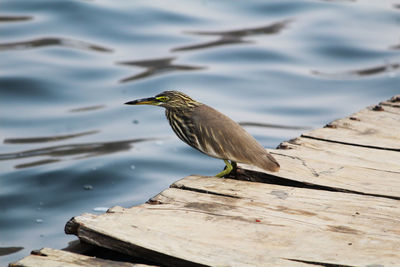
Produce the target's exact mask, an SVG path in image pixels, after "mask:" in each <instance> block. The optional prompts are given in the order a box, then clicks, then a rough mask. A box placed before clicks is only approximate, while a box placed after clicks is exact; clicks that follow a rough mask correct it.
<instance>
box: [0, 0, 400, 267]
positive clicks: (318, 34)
mask: <svg viewBox="0 0 400 267" xmlns="http://www.w3.org/2000/svg"><path fill="white" fill-rule="evenodd" d="M399 26H400V3H399V2H398V1H382V0H375V1H372V0H369V1H367V0H365V1H299V0H292V1H272V0H271V1H264V0H262V1H261V0H260V1H230V4H227V3H226V2H225V1H205V0H201V1H163V0H159V1H139V2H138V1H122V0H114V1H107V0H93V1H83V0H74V1H67V0H58V1H50V0H30V1H23V0H3V1H2V3H1V10H0V108H1V112H0V129H1V131H0V139H1V140H2V144H1V148H0V177H1V178H0V212H1V216H0V247H2V249H0V255H3V256H2V257H0V261H1V262H2V263H3V264H6V263H8V262H10V261H13V260H16V259H18V258H21V257H23V256H26V255H28V254H29V252H30V251H31V250H32V249H38V248H41V247H44V246H47V247H53V248H62V247H65V246H66V245H67V244H68V242H69V241H71V240H74V239H75V238H74V237H73V236H66V235H65V234H64V233H63V228H64V225H65V223H66V222H67V221H68V219H70V218H71V217H73V216H75V215H79V214H81V213H83V212H91V213H97V214H100V213H102V212H104V211H105V210H106V209H107V208H108V207H112V206H115V205H121V206H124V207H129V206H132V205H136V204H139V203H143V202H144V201H146V200H147V199H149V198H150V197H152V196H153V195H155V194H157V193H158V192H160V191H161V190H163V189H165V188H167V187H168V186H169V185H170V184H171V183H172V182H173V181H175V180H177V179H180V178H182V177H185V176H187V175H189V174H203V175H213V174H215V173H217V172H219V171H220V170H221V169H222V168H223V166H224V164H223V162H222V161H219V160H215V159H212V158H209V157H206V156H204V155H203V154H201V153H200V152H197V151H195V150H194V149H192V148H190V147H188V146H187V145H185V144H184V143H182V142H181V141H180V140H179V139H178V138H177V137H175V135H174V134H173V132H172V131H171V129H170V127H169V125H168V123H167V121H166V119H165V118H164V111H163V110H162V109H161V108H157V107H147V106H138V107H133V106H126V105H123V104H122V103H124V102H127V101H130V100H133V99H136V98H142V97H147V96H153V95H155V94H157V93H159V92H161V91H164V90H168V89H179V90H181V91H184V92H185V93H187V94H189V95H190V96H192V97H193V98H195V99H197V100H199V101H201V102H205V103H207V104H209V105H211V106H213V107H215V108H217V109H218V110H220V111H222V112H223V113H225V114H227V115H228V116H230V117H231V118H233V119H234V120H236V121H240V122H246V123H247V126H245V127H246V128H247V129H248V131H250V132H251V133H252V134H253V135H254V136H255V137H256V138H257V139H258V140H259V141H260V143H261V144H263V145H264V146H265V147H270V148H273V147H276V146H277V145H278V144H279V143H280V142H281V141H284V140H287V139H290V138H293V137H296V136H298V135H300V134H301V133H302V132H304V131H305V130H304V128H307V127H310V128H317V127H321V126H323V125H324V124H326V123H327V122H329V121H331V120H333V119H336V118H340V117H343V116H347V115H349V114H350V113H352V112H355V111H357V110H359V109H361V108H363V107H364V106H367V105H371V104H375V103H377V102H379V101H381V100H384V99H387V98H389V97H391V96H392V95H395V94H398V93H400V90H399V81H400V78H399V71H400V67H399V63H400V55H399V52H400V30H399ZM260 124H261V125H260ZM262 124H267V125H262ZM268 124H272V125H276V124H278V125H284V126H290V127H292V126H300V127H293V128H290V127H286V128H284V127H282V128H279V127H278V128H276V127H275V128H274V127H269V126H268Z"/></svg>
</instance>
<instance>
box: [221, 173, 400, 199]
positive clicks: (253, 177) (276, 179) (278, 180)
mask: <svg viewBox="0 0 400 267" xmlns="http://www.w3.org/2000/svg"><path fill="white" fill-rule="evenodd" d="M238 174H239V175H237V176H236V177H227V178H230V179H235V180H242V181H250V182H259V183H265V184H275V185H281V186H287V187H297V188H306V189H312V190H323V191H330V192H341V193H348V194H356V195H364V196H372V197H382V198H388V199H395V200H400V197H398V196H391V195H381V194H372V193H364V192H360V191H355V190H350V189H344V188H340V187H332V186H326V185H320V184H314V183H309V182H300V181H296V180H292V179H288V178H285V177H280V176H277V175H272V174H268V173H262V172H257V171H252V170H245V169H242V171H241V173H238Z"/></svg>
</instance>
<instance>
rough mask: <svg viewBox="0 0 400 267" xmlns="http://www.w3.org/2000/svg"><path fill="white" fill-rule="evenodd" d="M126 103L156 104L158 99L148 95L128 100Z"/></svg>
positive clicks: (158, 102)
mask: <svg viewBox="0 0 400 267" xmlns="http://www.w3.org/2000/svg"><path fill="white" fill-rule="evenodd" d="M125 104H126V105H158V104H160V101H158V100H157V99H156V98H155V97H148V98H142V99H137V100H133V101H129V102H126V103H125Z"/></svg>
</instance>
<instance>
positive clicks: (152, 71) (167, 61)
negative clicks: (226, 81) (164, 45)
mask: <svg viewBox="0 0 400 267" xmlns="http://www.w3.org/2000/svg"><path fill="white" fill-rule="evenodd" d="M175 59H176V58H175V57H169V58H160V59H149V60H138V61H124V62H117V64H120V65H127V66H138V67H142V68H146V70H145V71H143V72H141V73H138V74H135V75H133V76H129V77H127V78H124V79H122V80H120V82H121V83H124V82H129V81H134V80H137V79H143V78H147V77H150V76H154V75H159V74H162V73H167V72H173V71H179V70H180V71H189V70H202V69H204V68H205V67H200V66H190V65H184V64H173V63H172V61H174V60H175Z"/></svg>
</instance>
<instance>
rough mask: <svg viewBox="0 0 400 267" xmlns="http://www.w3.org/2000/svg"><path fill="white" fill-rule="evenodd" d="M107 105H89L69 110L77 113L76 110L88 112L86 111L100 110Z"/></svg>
mask: <svg viewBox="0 0 400 267" xmlns="http://www.w3.org/2000/svg"><path fill="white" fill-rule="evenodd" d="M105 107H106V105H96V106H89V107H81V108H73V109H70V110H69V112H72V113H75V112H86V111H93V110H98V109H102V108H105Z"/></svg>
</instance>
